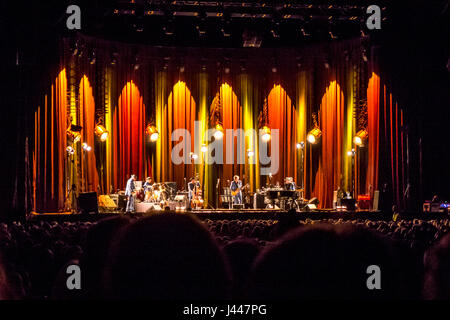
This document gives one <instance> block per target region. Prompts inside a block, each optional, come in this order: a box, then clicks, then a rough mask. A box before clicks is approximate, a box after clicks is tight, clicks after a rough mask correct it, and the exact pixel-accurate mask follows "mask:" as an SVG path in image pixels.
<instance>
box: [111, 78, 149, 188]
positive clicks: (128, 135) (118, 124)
mask: <svg viewBox="0 0 450 320" xmlns="http://www.w3.org/2000/svg"><path fill="white" fill-rule="evenodd" d="M144 130H145V106H144V103H143V99H142V96H141V94H140V92H139V88H138V87H137V86H136V84H135V83H134V82H133V81H129V82H127V84H126V85H125V86H124V88H123V90H122V93H121V94H120V96H119V103H118V107H117V108H116V109H115V110H114V112H113V134H112V137H111V139H112V149H113V150H112V155H113V157H112V168H111V169H112V170H111V173H112V180H113V181H114V186H115V188H118V189H123V188H124V187H125V183H126V181H127V179H128V178H129V176H130V175H131V174H136V175H137V178H138V179H144V178H145V177H144V172H145V168H144V165H145V153H144V144H145V136H144Z"/></svg>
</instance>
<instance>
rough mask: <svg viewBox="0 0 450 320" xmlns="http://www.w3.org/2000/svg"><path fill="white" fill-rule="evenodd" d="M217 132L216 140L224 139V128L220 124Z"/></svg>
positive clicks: (215, 133)
mask: <svg viewBox="0 0 450 320" xmlns="http://www.w3.org/2000/svg"><path fill="white" fill-rule="evenodd" d="M215 129H216V131H215V132H214V138H215V139H216V140H221V139H222V138H223V127H222V125H221V124H220V123H217V124H216V126H215Z"/></svg>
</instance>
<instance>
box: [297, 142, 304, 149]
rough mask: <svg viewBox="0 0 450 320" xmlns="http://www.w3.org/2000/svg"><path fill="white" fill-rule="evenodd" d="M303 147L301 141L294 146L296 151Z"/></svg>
mask: <svg viewBox="0 0 450 320" xmlns="http://www.w3.org/2000/svg"><path fill="white" fill-rule="evenodd" d="M304 147H305V143H304V142H303V141H301V142H299V143H297V144H296V148H297V149H303V148H304Z"/></svg>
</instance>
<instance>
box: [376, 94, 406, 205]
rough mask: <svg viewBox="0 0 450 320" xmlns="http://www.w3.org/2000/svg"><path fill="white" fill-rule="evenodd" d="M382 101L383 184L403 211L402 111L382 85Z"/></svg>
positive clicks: (403, 146) (403, 142) (403, 159)
mask: <svg viewBox="0 0 450 320" xmlns="http://www.w3.org/2000/svg"><path fill="white" fill-rule="evenodd" d="M381 94H382V101H383V117H384V119H383V121H382V123H383V125H384V130H383V131H384V135H383V145H382V152H383V161H382V165H383V168H384V170H383V173H384V174H383V176H382V179H383V183H388V185H390V189H391V190H392V195H393V199H394V204H396V205H397V206H398V208H399V209H403V206H404V205H405V204H404V202H403V201H402V199H403V193H404V192H405V189H406V187H407V186H406V185H405V183H406V181H405V177H404V175H405V171H406V167H405V166H406V163H405V161H406V159H405V153H406V151H405V150H404V148H405V147H406V142H405V139H406V137H405V135H403V133H402V126H403V110H401V109H400V108H399V106H398V103H397V101H396V99H395V97H394V96H393V94H392V93H391V92H390V91H389V89H388V88H387V86H386V85H383V91H382V92H381Z"/></svg>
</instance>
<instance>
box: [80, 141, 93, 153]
mask: <svg viewBox="0 0 450 320" xmlns="http://www.w3.org/2000/svg"><path fill="white" fill-rule="evenodd" d="M81 146H82V147H83V150H84V151H87V152H89V151H91V150H92V148H91V146H89V145H88V144H87V143H86V142H83V144H82V145H81Z"/></svg>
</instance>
